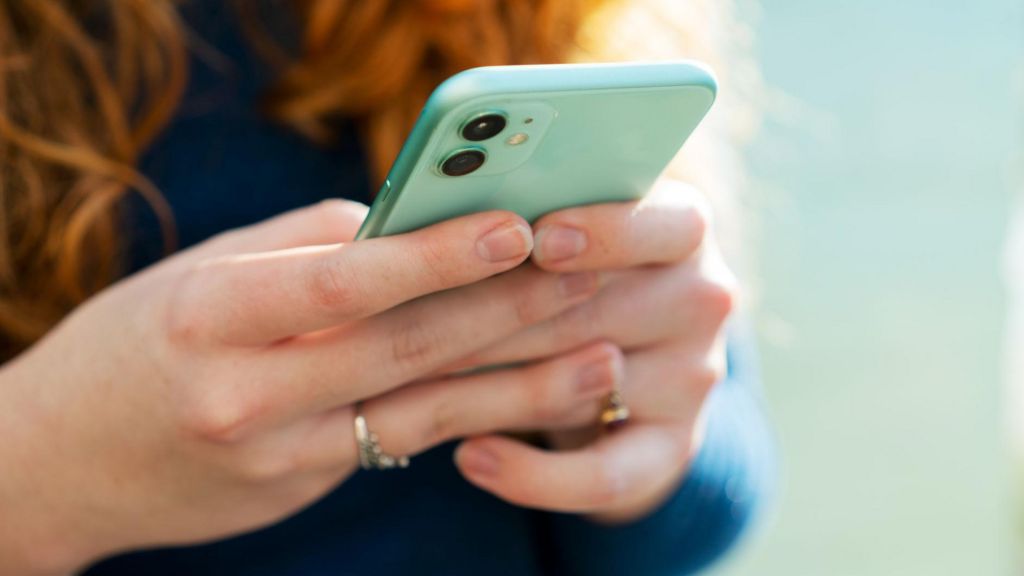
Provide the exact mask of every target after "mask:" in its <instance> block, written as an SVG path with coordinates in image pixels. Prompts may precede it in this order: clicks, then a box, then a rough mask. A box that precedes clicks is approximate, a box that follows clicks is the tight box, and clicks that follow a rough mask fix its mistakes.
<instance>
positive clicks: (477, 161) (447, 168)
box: [438, 148, 487, 178]
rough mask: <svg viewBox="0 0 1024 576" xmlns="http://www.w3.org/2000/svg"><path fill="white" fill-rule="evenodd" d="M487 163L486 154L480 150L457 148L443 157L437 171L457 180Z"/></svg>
mask: <svg viewBox="0 0 1024 576" xmlns="http://www.w3.org/2000/svg"><path fill="white" fill-rule="evenodd" d="M486 161H487V153H486V152H485V151H484V150H483V149H481V148H459V149H458V150H455V151H453V152H452V153H451V154H448V155H447V156H445V157H444V160H442V161H441V163H440V164H439V165H438V170H440V171H441V174H444V175H445V176H451V177H454V178H457V177H459V176H465V175H467V174H472V173H473V172H476V171H477V170H479V169H480V167H481V166H483V165H484V162H486Z"/></svg>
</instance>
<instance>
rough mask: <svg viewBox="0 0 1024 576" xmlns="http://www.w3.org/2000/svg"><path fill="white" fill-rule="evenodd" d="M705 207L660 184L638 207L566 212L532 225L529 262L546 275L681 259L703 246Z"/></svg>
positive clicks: (686, 192) (684, 189) (693, 195)
mask: <svg viewBox="0 0 1024 576" xmlns="http://www.w3.org/2000/svg"><path fill="white" fill-rule="evenodd" d="M705 206H706V202H705V201H704V200H703V198H701V197H700V195H699V194H698V193H697V192H696V191H694V190H693V189H692V188H690V187H688V186H686V185H684V184H681V183H674V182H671V181H663V182H662V183H661V184H659V185H658V186H657V187H656V188H655V189H654V190H653V191H652V192H651V193H650V194H649V195H648V196H647V197H645V198H644V199H643V200H641V201H639V202H625V203H617V204H595V205H592V206H583V207H578V208H569V209H566V210H561V211H558V212H553V213H551V214H548V215H546V216H544V217H542V218H541V219H540V220H538V221H537V222H536V223H535V224H534V245H535V248H534V251H533V262H534V263H535V264H537V265H538V266H540V267H541V268H544V269H546V270H554V271H569V270H609V269H616V268H627V267H632V266H640V265H645V264H663V263H670V262H678V261H681V260H684V259H686V258H687V257H688V256H689V255H690V254H691V253H693V252H694V251H695V250H696V249H697V248H698V247H699V246H700V245H701V243H702V242H703V239H704V234H705V231H706V229H707V227H708V223H707V222H708V214H709V210H708V209H707V208H706V207H705Z"/></svg>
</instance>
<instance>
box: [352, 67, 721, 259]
mask: <svg viewBox="0 0 1024 576" xmlns="http://www.w3.org/2000/svg"><path fill="white" fill-rule="evenodd" d="M716 90H717V84H716V82H715V78H714V75H713V74H712V73H711V71H710V70H709V69H708V68H707V67H706V66H704V65H702V64H699V63H695V62H689V61H673V62H650V63H617V64H557V65H544V66H497V67H485V68H474V69H471V70H467V71H465V72H461V73H459V74H456V75H455V76H452V77H451V78H449V79H448V80H446V81H445V82H443V83H442V84H441V85H440V86H438V88H437V89H436V90H435V91H434V93H433V94H432V95H431V97H430V98H429V100H428V101H427V103H426V105H425V106H424V108H423V111H422V113H421V114H420V117H419V119H418V120H417V121H416V125H415V126H414V128H413V130H412V133H411V134H410V136H409V138H408V139H407V140H406V142H405V145H404V146H403V147H402V150H401V152H400V153H399V155H398V158H397V159H396V160H395V163H394V165H393V166H392V168H391V170H390V172H389V173H388V177H387V180H386V181H385V182H384V185H383V187H382V188H381V189H380V191H379V192H378V193H377V197H376V199H375V200H374V203H373V206H372V207H371V209H370V213H369V215H368V216H367V218H366V221H365V222H364V223H363V226H362V228H361V229H360V230H359V233H358V234H357V236H356V238H357V239H362V238H373V237H377V236H387V235H392V234H400V233H403V232H408V231H411V230H415V229H418V228H421V227H424V226H428V225H431V224H434V223H436V222H440V221H443V220H447V219H450V218H454V217H457V216H462V215H466V214H470V213H474V212H481V211H485V210H510V211H513V212H516V213H518V214H519V215H520V216H522V217H523V218H525V219H526V220H527V221H528V222H533V221H534V220H536V219H537V218H538V217H540V216H542V215H544V214H546V213H548V212H551V211H554V210H560V209H563V208H568V207H571V206H579V205H585V204H596V203H602V202H620V201H626V200H634V199H637V198H640V197H641V196H643V195H644V194H645V193H646V192H647V190H648V189H649V188H650V187H651V185H652V184H653V183H654V181H655V180H656V179H657V178H658V176H659V175H660V174H661V172H662V171H663V170H664V169H665V167H666V166H667V165H668V163H669V161H671V160H672V158H673V157H674V156H675V155H676V153H677V152H678V151H679V149H680V148H681V147H682V145H683V143H684V142H685V141H686V139H687V138H688V137H689V136H690V134H691V133H692V132H693V130H694V129H695V128H696V127H697V125H698V124H699V123H700V121H701V119H702V118H703V117H704V115H705V114H707V112H708V110H709V109H710V108H711V105H712V103H713V102H714V99H715V93H716Z"/></svg>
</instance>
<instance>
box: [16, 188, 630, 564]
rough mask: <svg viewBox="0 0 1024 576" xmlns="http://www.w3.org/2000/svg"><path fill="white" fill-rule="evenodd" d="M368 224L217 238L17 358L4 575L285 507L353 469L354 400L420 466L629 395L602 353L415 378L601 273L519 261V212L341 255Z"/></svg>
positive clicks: (347, 207) (527, 239)
mask: <svg viewBox="0 0 1024 576" xmlns="http://www.w3.org/2000/svg"><path fill="white" fill-rule="evenodd" d="M364 216H365V207H362V206H359V205H356V204H352V203H343V202H330V203H324V204H321V205H319V206H316V207H311V208H307V209H303V210H299V211H296V212H293V213H290V214H286V215H284V216H281V217H278V218H275V219H273V220H270V221H267V222H265V223H263V224H259V225H256V226H251V227H248V228H245V229H241V230H238V231H234V232H230V233H227V234H224V235H221V236H219V237H217V238H214V239H212V240H211V241H208V242H206V243H204V244H202V245H200V246H198V247H196V248H194V249H192V250H189V251H186V252H183V253H181V254H179V255H177V256H175V257H173V258H170V259H168V260H166V261H164V262H162V263H160V264H158V265H156V266H154V267H152V268H150V269H147V270H146V271H144V272H142V273H140V274H138V275H136V276H133V277H131V278H128V279H126V280H125V281H122V282H120V283H118V284H116V285H114V286H112V287H111V288H110V289H108V290H106V291H104V292H102V293H101V294H99V295H98V296H97V297H95V298H93V299H92V300H90V301H88V302H87V303H85V304H84V305H82V306H80V307H79V308H78V309H77V310H76V311H75V312H74V313H73V314H71V315H70V316H69V317H68V318H67V319H66V320H65V321H64V322H63V323H61V324H60V325H59V326H58V327H56V328H55V329H54V330H53V331H52V332H51V333H50V334H49V335H47V336H46V337H45V338H44V339H43V340H42V341H40V342H39V343H37V345H36V346H34V347H33V348H32V349H30V350H29V351H27V352H26V353H25V354H23V355H22V356H20V357H19V358H17V359H15V360H13V361H12V362H10V363H8V364H7V365H5V366H4V367H3V369H2V370H0V405H2V406H3V417H2V418H0V462H2V463H3V469H4V472H3V474H2V475H0V510H3V512H2V514H0V558H2V559H3V562H0V573H2V574H19V575H24V574H32V573H40V574H44V573H61V572H64V573H67V572H69V571H71V570H73V569H74V568H75V567H79V566H81V565H82V564H84V563H86V562H88V561H90V560H94V559H96V558H97V557H99V556H102V555H105V554H109V553H112V552H116V551H120V550H125V549H131V548H137V547H143V546H151V545H158V544H175V543H187V542H195V541H201V540H208V539H214V538H217V537H221V536H225V535H228V534H232V533H237V532H241V531H245V530H249V529H252V528H255V527H258V526H260V525H264V524H268V523H271V522H273V521H275V520H278V519H280V518H282V517H284V516H286V515H289V514H290V513H292V512H294V511H296V510H297V509H299V508H300V507H302V506H304V505H306V504H308V503H309V502H311V501H313V500H314V499H316V498H318V497H319V496H320V495H322V494H323V493H325V492H326V491H328V490H330V489H331V488H332V487H333V486H335V485H336V484H337V483H338V482H339V481H341V480H342V479H344V478H345V477H346V476H348V475H349V474H351V473H352V471H353V470H354V469H355V468H356V467H357V464H358V454H357V447H356V441H355V439H354V437H353V436H354V433H353V417H354V409H353V405H354V404H355V403H357V402H363V409H362V411H363V414H364V415H365V416H366V418H367V421H368V423H369V426H370V428H371V430H372V431H373V432H376V433H377V434H378V435H379V437H380V438H381V443H382V444H383V448H384V449H385V450H386V451H388V452H391V453H394V454H396V455H407V454H414V453H416V452H419V451H421V450H424V449H426V448H428V447H430V446H432V445H435V444H437V443H439V442H442V441H445V440H448V439H451V438H454V437H460V436H465V435H470V434H479V433H484V432H489V431H492V430H495V429H537V428H540V427H544V426H550V425H556V426H557V425H558V423H559V422H562V425H564V426H568V425H569V424H570V423H571V421H570V420H569V419H568V418H569V416H571V415H572V414H573V413H574V411H575V410H577V409H578V407H579V406H581V405H586V404H594V403H595V402H596V401H597V400H596V399H597V398H600V397H601V396H603V395H604V394H607V393H608V391H610V390H611V389H612V388H613V386H615V385H616V383H615V381H614V380H615V378H616V375H617V374H618V373H619V372H620V371H621V370H620V368H619V367H620V365H621V353H620V352H619V350H618V349H617V347H615V346H614V345H611V344H608V343H597V344H594V345H590V346H585V347H583V348H579V347H576V346H574V347H573V348H577V349H575V350H573V351H569V350H568V347H566V353H565V354H556V355H553V356H551V357H550V358H549V359H548V360H546V361H544V362H542V363H536V364H532V365H530V366H528V367H522V368H516V369H507V370H502V371H495V372H488V373H481V374H474V375H469V376H462V377H451V378H443V379H434V380H430V379H429V378H427V379H425V380H424V378H425V377H426V376H427V375H429V374H431V373H436V372H437V371H438V369H439V368H441V367H442V366H444V365H446V364H450V363H452V362H454V361H456V360H457V359H458V358H461V357H465V356H467V355H469V354H472V353H473V352H475V351H477V350H480V349H481V348H483V347H486V346H489V345H492V344H494V343H496V342H499V341H501V340H504V339H507V338H509V337H510V336H512V335H513V334H515V333H517V332H521V331H522V330H524V329H527V327H529V326H531V325H534V324H537V323H542V322H544V321H546V320H549V319H551V318H554V317H556V316H557V315H558V314H559V313H561V312H564V311H565V310H568V309H569V308H571V307H572V306H574V305H577V304H579V303H581V302H583V301H585V300H587V299H588V298H590V297H592V296H593V295H594V294H595V292H596V291H597V289H598V284H597V281H598V279H597V275H595V274H593V273H589V272H579V273H577V272H569V273H561V272H555V273H551V272H544V271H541V270H539V269H538V268H536V267H534V266H529V265H528V266H519V265H520V264H521V263H522V262H523V261H524V260H525V259H526V258H527V257H528V255H529V253H530V250H531V248H532V235H531V233H530V229H529V227H528V225H527V224H526V222H524V221H523V220H522V219H520V218H519V217H517V216H515V215H513V214H510V213H503V212H490V213H483V214H477V215H473V216H468V217H465V218H460V219H456V220H453V221H450V222H446V223H443V224H439V225H437V226H433V227H430V228H427V229H424V230H421V231H418V232H414V233H411V234H406V235H402V236H395V237H390V238H381V239H374V240H367V241H363V242H357V243H351V244H347V243H342V244H338V243H339V242H345V241H348V240H350V239H351V238H352V236H353V234H354V233H355V231H356V229H357V227H358V225H359V224H360V222H361V221H362V219H363V218H364ZM517 267H518V268H517ZM513 268H517V269H516V270H513V271H511V272H509V273H507V274H501V275H497V274H498V273H500V272H505V271H508V270H511V269H513ZM567 268H568V267H567ZM414 380H418V381H420V382H418V383H417V384H415V385H414V386H410V387H406V388H402V389H400V390H399V389H398V388H399V386H401V385H403V384H406V383H408V382H410V381H414ZM389 391H392V392H390V393H388V392H389ZM638 401H639V400H638ZM638 407H639V406H638Z"/></svg>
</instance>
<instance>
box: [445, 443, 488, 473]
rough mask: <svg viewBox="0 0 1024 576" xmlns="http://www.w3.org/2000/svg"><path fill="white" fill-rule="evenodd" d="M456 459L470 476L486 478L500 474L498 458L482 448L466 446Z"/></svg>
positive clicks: (461, 449)
mask: <svg viewBox="0 0 1024 576" xmlns="http://www.w3.org/2000/svg"><path fill="white" fill-rule="evenodd" d="M455 458H456V460H458V461H459V466H460V467H461V468H462V469H463V470H465V471H466V473H468V474H469V475H470V476H474V477H478V478H486V477H491V476H496V475H497V474H498V457H497V456H496V455H495V454H494V452H491V451H490V450H488V449H487V448H484V447H482V446H471V445H464V446H462V447H461V448H459V452H458V454H456V456H455Z"/></svg>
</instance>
